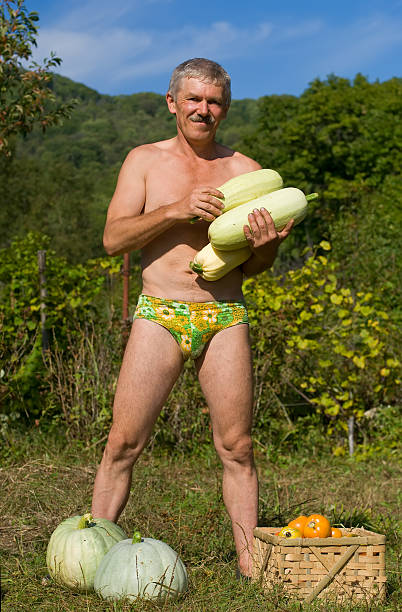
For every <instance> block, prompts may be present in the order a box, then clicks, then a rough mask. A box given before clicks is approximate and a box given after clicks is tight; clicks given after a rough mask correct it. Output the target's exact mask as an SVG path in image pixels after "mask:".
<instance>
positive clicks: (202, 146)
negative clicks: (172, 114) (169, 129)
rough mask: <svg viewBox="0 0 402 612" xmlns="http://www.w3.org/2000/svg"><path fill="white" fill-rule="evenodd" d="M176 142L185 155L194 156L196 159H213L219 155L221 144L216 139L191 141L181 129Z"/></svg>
mask: <svg viewBox="0 0 402 612" xmlns="http://www.w3.org/2000/svg"><path fill="white" fill-rule="evenodd" d="M176 144H177V148H178V149H179V150H180V151H181V152H182V153H183V155H186V156H187V157H190V158H193V159H194V160H198V159H205V160H212V159H216V158H217V157H219V154H218V146H219V145H218V144H217V143H216V142H215V139H208V140H206V141H199V140H198V141H191V140H188V139H187V138H186V137H185V136H184V135H183V133H182V132H181V131H180V130H179V131H178V133H177V136H176Z"/></svg>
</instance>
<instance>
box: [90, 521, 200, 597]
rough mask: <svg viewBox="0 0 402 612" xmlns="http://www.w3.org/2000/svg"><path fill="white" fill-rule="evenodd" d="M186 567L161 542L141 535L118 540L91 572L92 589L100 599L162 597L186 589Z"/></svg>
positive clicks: (174, 594)
mask: <svg viewBox="0 0 402 612" xmlns="http://www.w3.org/2000/svg"><path fill="white" fill-rule="evenodd" d="M187 584H188V580H187V570H186V568H185V565H184V563H183V562H182V560H181V559H180V557H179V555H178V554H177V553H176V552H175V551H174V550H173V549H172V548H171V547H170V546H169V545H168V544H165V542H161V541H160V540H154V539H153V538H141V535H140V534H139V533H138V532H136V533H135V534H134V537H133V539H128V540H122V541H121V542H118V543H117V544H115V546H113V548H111V549H110V550H109V552H108V553H107V554H106V555H105V556H104V557H103V559H102V561H101V562H100V564H99V567H98V570H97V572H96V575H95V582H94V588H95V591H96V592H97V593H98V595H100V597H102V598H103V599H111V600H118V599H125V598H127V599H128V600H130V601H134V600H135V599H137V598H143V599H153V600H155V599H156V600H158V601H165V600H166V599H167V598H172V599H174V598H176V597H178V596H179V595H180V594H181V593H183V592H184V591H186V589H187Z"/></svg>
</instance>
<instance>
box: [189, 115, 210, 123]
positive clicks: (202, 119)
mask: <svg viewBox="0 0 402 612" xmlns="http://www.w3.org/2000/svg"><path fill="white" fill-rule="evenodd" d="M190 121H193V123H207V124H208V125H212V124H213V123H215V119H214V118H213V117H211V115H206V117H203V116H202V115H198V114H197V115H192V116H191V117H190Z"/></svg>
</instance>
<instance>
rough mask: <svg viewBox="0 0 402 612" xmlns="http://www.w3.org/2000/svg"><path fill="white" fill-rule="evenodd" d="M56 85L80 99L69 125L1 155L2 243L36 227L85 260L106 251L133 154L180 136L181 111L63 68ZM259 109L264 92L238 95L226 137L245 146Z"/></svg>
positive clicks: (222, 136) (63, 94) (223, 130)
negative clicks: (111, 209)
mask: <svg viewBox="0 0 402 612" xmlns="http://www.w3.org/2000/svg"><path fill="white" fill-rule="evenodd" d="M52 88H53V89H54V92H55V94H56V97H57V98H59V99H60V100H63V101H67V100H71V99H73V98H74V99H76V100H77V106H76V107H75V109H74V111H73V114H72V116H71V118H70V119H68V120H66V121H65V123H64V125H62V126H58V127H52V128H51V129H49V130H48V131H47V132H46V134H43V133H42V132H41V131H40V129H35V130H34V132H33V133H31V134H30V135H29V136H27V137H26V138H24V139H22V138H21V139H20V140H19V141H18V142H17V145H16V154H15V156H14V158H13V159H12V160H9V161H7V160H4V159H0V182H1V184H2V190H1V194H0V198H1V204H2V205H1V207H0V230H1V231H0V247H4V246H7V245H8V244H10V241H11V239H12V237H14V236H16V235H19V236H21V235H24V234H26V232H27V231H29V230H36V231H40V232H44V233H46V234H48V235H49V236H51V237H52V239H53V245H52V246H53V248H54V249H55V250H56V251H57V252H58V253H60V254H64V255H65V256H66V257H67V258H68V259H69V260H71V261H83V260H85V259H86V258H89V257H94V256H99V255H104V250H103V246H102V233H103V226H104V222H105V215H106V210H107V206H108V204H109V202H110V199H111V197H112V194H113V191H114V187H115V184H116V179H117V176H118V172H119V169H120V166H121V164H122V162H123V160H124V158H125V156H126V155H127V153H128V152H129V151H130V150H131V149H132V148H134V147H136V146H138V145H141V144H144V143H148V142H155V141H158V140H162V139H165V138H171V137H173V136H174V135H175V133H176V128H175V118H174V117H173V115H171V114H170V113H169V111H168V109H167V106H166V101H165V98H164V96H162V95H158V94H155V93H150V92H149V93H147V92H145V93H137V94H133V95H125V96H107V95H102V94H100V93H98V92H97V91H95V90H93V89H90V88H89V87H86V86H85V85H82V84H80V83H76V82H74V81H72V80H70V79H68V78H65V77H62V76H58V75H55V76H54V80H53V83H52ZM257 115H258V101H257V100H251V99H247V100H234V101H233V103H232V106H231V108H230V111H229V114H228V117H227V119H226V120H225V121H224V122H223V123H222V125H221V127H220V128H219V133H218V136H219V138H218V140H219V141H220V142H222V143H224V144H227V145H228V146H231V147H234V148H239V147H240V146H241V145H240V143H241V141H242V139H243V138H244V137H245V136H246V135H247V134H249V133H251V132H252V131H253V130H254V129H256V127H257Z"/></svg>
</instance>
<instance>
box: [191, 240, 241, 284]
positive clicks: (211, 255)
mask: <svg viewBox="0 0 402 612" xmlns="http://www.w3.org/2000/svg"><path fill="white" fill-rule="evenodd" d="M250 255H251V251H250V249H249V247H244V248H242V249H237V250H235V251H218V250H217V249H214V247H213V246H212V245H211V244H210V243H208V244H207V245H206V246H205V247H204V248H203V249H201V251H199V252H198V253H197V254H196V255H195V257H194V259H193V261H191V262H190V268H191V269H192V270H193V271H194V272H196V273H197V274H199V275H200V276H202V278H203V279H205V280H207V281H216V280H218V279H220V278H222V277H223V276H225V274H228V272H230V271H231V270H233V269H234V268H236V267H237V266H240V265H241V264H242V263H244V262H245V261H246V260H247V259H248V258H249V257H250Z"/></svg>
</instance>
